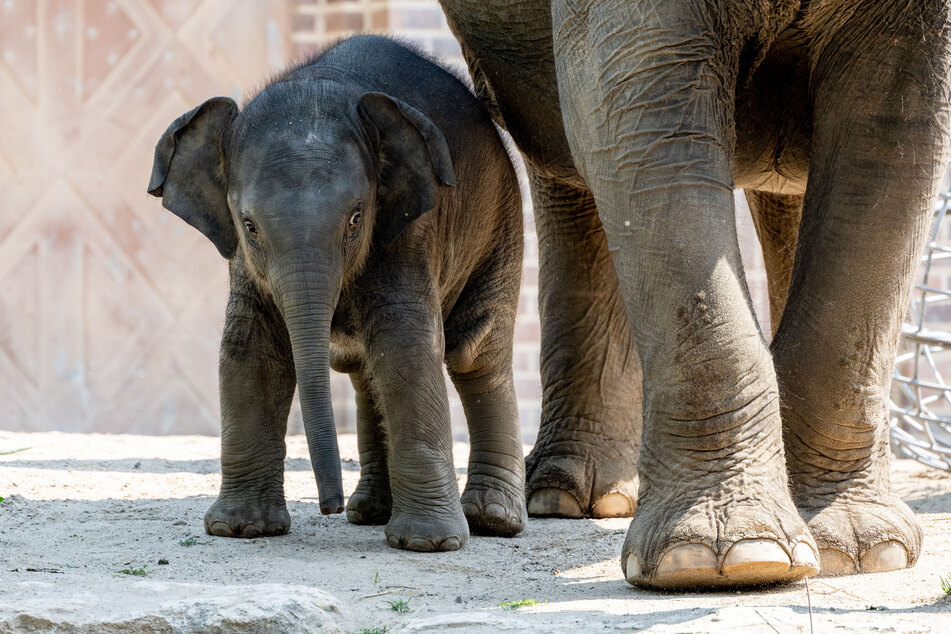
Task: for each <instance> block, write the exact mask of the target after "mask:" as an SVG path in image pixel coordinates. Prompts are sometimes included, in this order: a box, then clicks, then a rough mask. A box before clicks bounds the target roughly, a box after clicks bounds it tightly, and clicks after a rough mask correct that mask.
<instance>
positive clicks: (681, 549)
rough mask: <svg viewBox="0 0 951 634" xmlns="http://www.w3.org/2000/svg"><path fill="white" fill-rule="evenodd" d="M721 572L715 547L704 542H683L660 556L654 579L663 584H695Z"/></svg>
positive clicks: (701, 582) (699, 583)
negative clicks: (714, 550) (712, 547)
mask: <svg viewBox="0 0 951 634" xmlns="http://www.w3.org/2000/svg"><path fill="white" fill-rule="evenodd" d="M719 574H720V570H719V567H718V566H717V555H716V553H715V552H713V549H711V548H710V547H709V546H706V545H704V544H681V545H679V546H674V547H673V548H671V549H670V550H668V551H667V552H666V553H664V556H663V557H661V558H660V563H658V564H657V570H656V572H655V573H654V579H655V580H656V581H657V583H658V585H661V586H671V587H673V586H681V585H682V586H695V585H703V580H709V579H713V578H715V577H718V576H719Z"/></svg>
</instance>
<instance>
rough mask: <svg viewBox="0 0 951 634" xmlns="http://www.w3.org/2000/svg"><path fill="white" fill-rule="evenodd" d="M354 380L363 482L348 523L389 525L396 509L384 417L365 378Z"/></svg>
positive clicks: (349, 510)
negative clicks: (387, 456)
mask: <svg viewBox="0 0 951 634" xmlns="http://www.w3.org/2000/svg"><path fill="white" fill-rule="evenodd" d="M350 381H351V382H352V383H353V389H354V391H355V392H356V396H357V445H358V447H359V449H360V482H358V483H357V488H356V490H355V491H354V492H353V495H351V496H350V501H349V502H348V503H347V520H349V521H350V523H352V524H386V523H387V522H388V521H389V520H390V512H391V511H392V509H393V497H392V496H391V495H390V475H389V473H388V472H387V465H386V432H385V431H384V429H383V414H382V413H381V411H380V408H379V407H378V406H377V403H376V398H375V397H374V396H373V394H372V393H371V391H370V385H369V383H368V382H367V381H366V379H365V378H364V377H363V375H362V374H361V373H353V374H351V375H350Z"/></svg>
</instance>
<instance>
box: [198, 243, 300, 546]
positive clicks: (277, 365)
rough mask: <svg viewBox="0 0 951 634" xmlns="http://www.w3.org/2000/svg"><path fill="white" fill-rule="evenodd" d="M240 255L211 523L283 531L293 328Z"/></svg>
mask: <svg viewBox="0 0 951 634" xmlns="http://www.w3.org/2000/svg"><path fill="white" fill-rule="evenodd" d="M239 259H240V258H236V259H235V260H234V261H232V263H231V297H230V299H229V300H228V311H227V315H226V317H225V330H224V335H223V336H222V339H221V356H220V360H219V381H220V397H221V492H220V493H219V494H218V499H217V500H216V501H215V503H214V504H213V505H212V506H211V508H210V509H208V512H207V513H206V514H205V530H206V531H207V532H208V533H209V534H211V535H221V536H223V537H259V536H261V535H283V534H284V533H286V532H287V531H288V530H289V529H290V525H291V520H290V516H289V515H288V513H287V505H286V504H285V501H284V456H285V452H286V450H285V447H284V435H285V433H286V432H287V415H288V413H289V412H290V407H291V400H292V399H293V397H294V387H295V385H296V377H295V374H294V360H293V356H292V354H291V344H290V339H289V338H288V335H287V329H286V328H285V327H284V322H283V320H282V319H281V316H280V314H279V313H278V311H277V308H276V307H275V305H274V303H273V301H271V299H270V298H268V297H265V296H264V295H263V294H262V293H261V292H260V291H259V290H258V288H257V286H256V285H255V284H254V283H253V282H252V281H251V280H250V278H249V277H248V275H247V273H246V272H245V271H244V269H243V268H242V266H241V264H240V263H239V261H238V260H239Z"/></svg>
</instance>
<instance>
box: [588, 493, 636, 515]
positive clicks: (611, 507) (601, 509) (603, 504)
mask: <svg viewBox="0 0 951 634" xmlns="http://www.w3.org/2000/svg"><path fill="white" fill-rule="evenodd" d="M591 514H592V515H593V516H594V517H631V516H633V515H634V509H633V508H632V504H631V501H630V500H629V499H628V498H627V496H626V495H624V494H623V493H618V492H614V493H608V494H607V495H605V496H602V497H601V499H600V500H598V501H597V502H596V503H595V505H594V508H592V509H591Z"/></svg>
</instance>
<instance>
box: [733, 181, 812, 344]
mask: <svg viewBox="0 0 951 634" xmlns="http://www.w3.org/2000/svg"><path fill="white" fill-rule="evenodd" d="M746 202H747V203H749V206H750V213H751V214H752V216H753V224H754V226H755V227H756V235H757V236H759V243H760V246H761V247H762V248H763V260H764V263H765V265H766V284H767V287H768V291H769V323H770V328H771V330H772V332H773V334H776V329H777V328H779V322H780V319H781V318H782V316H783V309H784V308H785V306H786V297H787V296H788V295H789V280H790V278H791V277H792V269H793V261H794V260H795V256H796V240H797V237H798V236H799V221H800V220H801V219H802V196H798V195H793V194H774V193H771V192H764V191H752V190H750V191H747V192H746Z"/></svg>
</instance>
